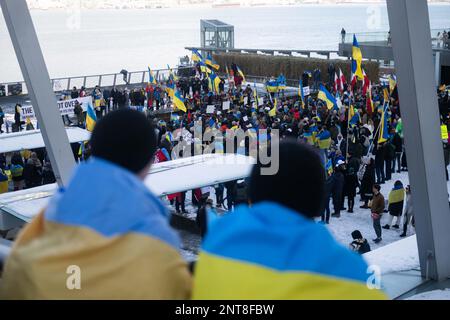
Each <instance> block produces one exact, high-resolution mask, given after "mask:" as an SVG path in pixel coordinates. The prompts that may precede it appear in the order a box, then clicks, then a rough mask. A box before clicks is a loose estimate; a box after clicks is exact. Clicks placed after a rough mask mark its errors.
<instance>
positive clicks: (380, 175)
mask: <svg viewBox="0 0 450 320" xmlns="http://www.w3.org/2000/svg"><path fill="white" fill-rule="evenodd" d="M375 171H376V175H377V182H376V183H377V184H384V183H385V180H386V177H385V175H384V146H383V144H381V143H380V144H378V145H377V147H376V151H375Z"/></svg>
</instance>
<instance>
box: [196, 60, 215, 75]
mask: <svg viewBox="0 0 450 320" xmlns="http://www.w3.org/2000/svg"><path fill="white" fill-rule="evenodd" d="M198 64H199V65H200V71H201V72H203V73H208V74H209V73H211V72H212V70H211V69H210V68H209V67H208V66H207V65H206V63H205V62H203V61H199V63H198Z"/></svg>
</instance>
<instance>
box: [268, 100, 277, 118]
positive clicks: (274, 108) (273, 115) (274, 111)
mask: <svg viewBox="0 0 450 320" xmlns="http://www.w3.org/2000/svg"><path fill="white" fill-rule="evenodd" d="M277 106H278V101H277V98H275V100H274V102H273V108H272V109H271V110H270V111H269V117H275V116H276V115H277Z"/></svg>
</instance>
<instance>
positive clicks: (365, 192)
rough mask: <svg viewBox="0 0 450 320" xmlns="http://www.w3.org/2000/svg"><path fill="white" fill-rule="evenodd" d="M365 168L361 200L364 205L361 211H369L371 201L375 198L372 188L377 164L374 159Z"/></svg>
mask: <svg viewBox="0 0 450 320" xmlns="http://www.w3.org/2000/svg"><path fill="white" fill-rule="evenodd" d="M365 168H366V169H365V171H364V175H363V178H362V180H361V188H360V191H361V200H362V201H364V205H363V206H361V207H360V208H361V209H369V201H370V199H372V197H373V191H372V187H373V185H374V184H375V163H374V161H373V159H372V158H370V159H369V160H368V162H367V164H365Z"/></svg>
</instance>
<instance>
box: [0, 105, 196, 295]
mask: <svg viewBox="0 0 450 320" xmlns="http://www.w3.org/2000/svg"><path fill="white" fill-rule="evenodd" d="M119 127H121V128H123V129H124V130H123V131H121V132H120V134H118V131H117V128H119ZM156 140H157V139H156V133H155V130H154V127H153V125H152V124H151V123H150V122H149V121H148V120H147V119H146V117H145V116H144V115H143V114H142V113H140V112H138V111H133V110H129V109H121V110H118V111H114V112H111V113H109V114H108V115H106V116H105V117H104V118H103V119H102V120H100V121H99V122H98V123H97V124H96V126H95V129H94V132H93V133H92V137H91V142H90V144H91V148H92V157H91V159H90V160H89V161H87V162H84V163H82V164H81V165H79V166H78V167H77V168H76V170H75V172H74V174H73V177H72V179H71V181H70V182H69V183H68V185H66V186H65V189H64V190H62V189H61V190H59V191H58V192H57V194H56V195H55V196H53V198H52V199H51V200H50V203H49V204H48V206H47V208H46V209H45V210H43V211H42V212H41V213H40V214H39V215H38V216H37V217H36V218H35V219H34V220H33V221H32V222H31V223H30V224H28V225H27V226H26V227H25V228H24V229H23V230H22V232H21V233H20V235H19V236H18V238H17V240H16V242H15V245H14V247H13V249H12V253H11V254H10V256H9V257H8V259H7V261H6V264H5V268H4V272H3V277H2V286H1V288H0V299H127V300H128V299H158V300H161V299H188V298H189V297H190V291H191V278H190V274H189V271H188V268H187V265H186V263H185V262H184V260H183V259H182V257H181V256H180V254H179V252H178V249H179V245H180V241H179V239H178V236H177V234H176V233H175V232H174V231H173V230H172V229H171V228H170V226H169V217H168V212H167V210H166V208H165V206H164V205H163V204H162V203H161V201H160V200H159V199H158V198H157V197H156V196H155V195H154V194H152V193H151V192H150V190H149V189H148V188H147V187H146V186H145V185H144V183H143V180H144V179H145V177H146V176H147V174H148V172H149V169H150V166H151V163H152V159H153V157H154V153H155V151H156V144H157V141H156Z"/></svg>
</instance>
